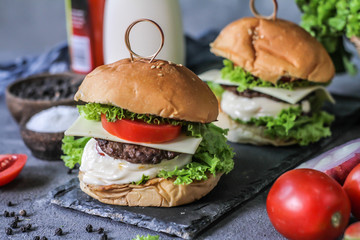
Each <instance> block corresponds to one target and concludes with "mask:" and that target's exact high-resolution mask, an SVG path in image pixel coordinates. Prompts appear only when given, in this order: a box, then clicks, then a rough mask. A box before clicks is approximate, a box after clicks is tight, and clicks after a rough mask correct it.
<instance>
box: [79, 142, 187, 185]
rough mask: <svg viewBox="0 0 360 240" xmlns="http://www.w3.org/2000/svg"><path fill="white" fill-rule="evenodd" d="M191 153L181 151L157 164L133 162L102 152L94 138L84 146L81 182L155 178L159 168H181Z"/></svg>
mask: <svg viewBox="0 0 360 240" xmlns="http://www.w3.org/2000/svg"><path fill="white" fill-rule="evenodd" d="M191 159H192V155H191V154H185V153H182V154H180V155H178V156H177V157H175V158H174V159H171V160H163V161H162V162H161V163H159V164H134V163H130V162H128V161H125V160H121V159H115V158H112V157H110V156H109V155H107V154H106V153H104V152H103V151H102V150H101V149H100V147H98V146H97V142H96V140H95V139H94V138H92V139H90V140H89V142H88V143H87V144H86V146H85V148H84V152H83V155H82V158H81V166H80V171H82V172H83V182H84V183H86V184H94V185H111V184H127V183H132V182H138V181H140V180H141V179H142V176H143V175H146V176H149V177H150V179H151V178H155V177H156V176H157V175H158V173H159V172H160V171H161V170H165V171H171V170H174V169H175V168H176V167H178V169H181V168H183V167H184V166H185V165H186V164H188V163H190V162H191Z"/></svg>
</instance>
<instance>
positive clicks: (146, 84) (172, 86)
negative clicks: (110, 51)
mask: <svg viewBox="0 0 360 240" xmlns="http://www.w3.org/2000/svg"><path fill="white" fill-rule="evenodd" d="M75 100H82V101H84V102H95V103H102V104H110V105H113V106H117V107H120V108H124V109H127V110H129V111H131V112H134V113H139V114H152V115H157V116H160V117H164V118H173V119H180V120H186V121H192V122H201V123H208V122H212V121H215V120H216V118H217V115H218V108H217V106H218V103H217V100H216V97H215V96H214V94H213V93H212V92H211V90H210V88H209V87H208V86H207V85H206V83H204V82H203V81H201V80H200V78H199V77H198V76H197V75H196V74H195V73H193V72H192V71H190V70H189V69H188V68H186V67H184V66H182V65H180V64H174V63H171V62H167V61H163V60H154V61H153V62H152V63H149V62H148V61H140V60H135V61H133V62H131V60H130V59H122V60H120V61H117V62H115V63H112V64H108V65H103V66H99V67H97V68H96V69H95V70H93V71H92V72H91V73H89V74H88V75H87V76H86V77H85V79H84V81H83V82H82V84H81V86H80V87H79V90H78V91H77V93H76V94H75Z"/></svg>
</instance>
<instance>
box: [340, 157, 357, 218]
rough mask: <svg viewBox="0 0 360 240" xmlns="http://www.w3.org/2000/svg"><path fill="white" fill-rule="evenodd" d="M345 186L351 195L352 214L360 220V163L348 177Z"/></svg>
mask: <svg viewBox="0 0 360 240" xmlns="http://www.w3.org/2000/svg"><path fill="white" fill-rule="evenodd" d="M343 188H344V190H345V192H346V193H347V195H348V196H349V199H350V202H351V212H352V214H353V215H354V216H355V217H356V218H357V219H359V220H360V164H358V165H357V166H356V167H354V168H353V169H352V170H351V172H350V173H349V175H348V176H347V177H346V180H345V183H344V186H343Z"/></svg>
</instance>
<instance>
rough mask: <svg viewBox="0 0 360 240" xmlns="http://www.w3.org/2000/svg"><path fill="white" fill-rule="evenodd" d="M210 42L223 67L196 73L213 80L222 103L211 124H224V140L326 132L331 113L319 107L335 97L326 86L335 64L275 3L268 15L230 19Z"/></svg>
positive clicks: (261, 141) (287, 139) (301, 140)
mask: <svg viewBox="0 0 360 240" xmlns="http://www.w3.org/2000/svg"><path fill="white" fill-rule="evenodd" d="M251 2H252V4H253V1H251ZM274 2H275V3H276V1H274ZM275 6H276V5H275ZM252 7H253V5H252ZM252 9H253V12H254V14H255V16H258V14H257V12H256V10H255V9H254V8H252ZM210 46H211V49H210V51H211V52H212V53H214V54H216V55H218V56H221V57H224V58H225V60H224V67H223V69H221V72H219V71H217V72H216V71H215V72H214V71H213V72H208V73H205V74H203V75H201V76H200V77H201V78H202V79H203V80H205V81H207V80H210V81H212V82H210V84H209V85H210V86H211V88H212V89H213V90H214V92H215V93H216V94H217V97H218V98H219V100H220V108H221V113H220V115H219V121H218V122H217V123H216V124H217V125H218V126H221V127H223V128H228V129H229V133H228V140H229V141H232V142H239V143H250V144H257V145H265V144H272V145H275V146H284V145H291V144H300V145H308V144H310V143H313V142H317V141H318V140H320V139H321V138H323V137H328V136H330V135H331V131H330V124H331V122H332V121H333V120H334V117H333V116H332V115H330V114H328V113H326V112H325V111H321V107H322V105H323V102H324V101H326V100H328V101H330V102H334V100H333V98H332V97H331V95H330V94H329V93H328V91H327V90H326V88H325V86H326V85H327V84H329V82H330V81H331V79H332V77H333V76H334V65H333V63H332V61H331V59H330V57H329V55H328V53H327V52H326V50H325V49H324V47H323V46H322V45H321V44H320V43H319V42H318V41H317V40H316V39H315V38H314V37H312V36H311V35H310V34H309V33H307V32H306V31H305V30H303V29H302V28H300V27H299V26H298V25H296V24H294V23H291V22H288V21H285V20H280V19H276V8H275V11H274V15H273V16H272V17H271V19H264V18H262V17H258V18H254V17H249V18H243V19H240V20H237V21H235V22H232V23H230V24H229V25H228V26H226V27H225V28H224V29H223V30H222V31H221V32H220V34H219V36H218V37H217V38H216V39H215V41H214V42H213V43H211V44H210Z"/></svg>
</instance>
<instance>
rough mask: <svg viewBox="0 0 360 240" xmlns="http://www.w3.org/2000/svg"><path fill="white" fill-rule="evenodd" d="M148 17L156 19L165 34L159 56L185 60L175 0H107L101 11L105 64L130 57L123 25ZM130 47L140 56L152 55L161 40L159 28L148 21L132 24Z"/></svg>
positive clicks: (176, 60)
mask: <svg viewBox="0 0 360 240" xmlns="http://www.w3.org/2000/svg"><path fill="white" fill-rule="evenodd" d="M141 18H148V19H151V20H154V21H155V22H157V23H158V24H159V25H160V27H161V28H162V30H163V32H164V35H165V44H164V47H163V49H162V51H161V52H160V54H159V55H158V56H157V58H158V59H164V60H169V61H172V62H174V63H179V64H184V63H185V46H184V45H185V41H184V34H183V29H182V19H181V10H180V5H179V1H178V0H106V1H105V11H104V33H103V39H104V48H103V50H104V61H105V64H108V63H112V62H115V61H117V60H120V59H123V58H129V51H128V50H127V48H126V46H125V43H124V36H125V31H126V28H127V27H128V26H129V25H130V24H131V23H132V22H134V21H135V20H137V19H141ZM130 42H131V48H132V49H133V51H134V52H136V53H137V54H139V55H141V56H149V55H152V54H153V53H154V52H155V51H156V50H157V49H158V48H159V45H160V43H161V36H160V34H159V31H158V29H157V28H156V27H155V26H154V25H152V24H151V23H149V22H142V23H140V24H137V25H136V26H134V28H133V29H132V31H131V34H130Z"/></svg>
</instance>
